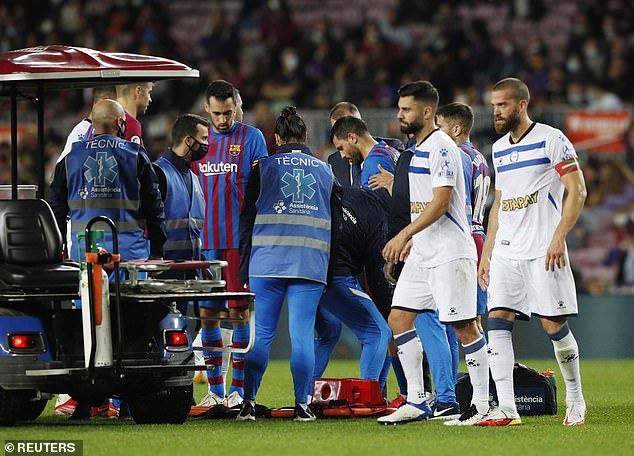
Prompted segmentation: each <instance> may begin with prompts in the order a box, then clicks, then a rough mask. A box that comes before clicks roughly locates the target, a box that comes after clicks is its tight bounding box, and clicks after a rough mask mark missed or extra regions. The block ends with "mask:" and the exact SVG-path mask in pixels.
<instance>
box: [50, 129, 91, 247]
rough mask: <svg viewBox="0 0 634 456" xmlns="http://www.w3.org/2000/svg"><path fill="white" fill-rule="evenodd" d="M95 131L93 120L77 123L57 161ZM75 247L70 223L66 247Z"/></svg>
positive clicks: (67, 230) (89, 137)
mask: <svg viewBox="0 0 634 456" xmlns="http://www.w3.org/2000/svg"><path fill="white" fill-rule="evenodd" d="M94 133H95V128H94V127H93V126H92V122H91V121H90V120H88V119H83V120H82V121H81V122H79V123H78V124H77V125H75V126H74V127H73V129H72V130H71V132H70V134H69V135H68V137H67V138H66V144H65V145H64V149H63V150H62V153H61V154H60V155H59V157H58V158H57V163H59V162H61V161H62V160H63V159H64V157H66V155H68V154H69V153H70V150H71V148H72V147H73V144H75V143H76V142H82V141H87V140H89V139H92V137H93V136H94ZM72 248H73V237H72V236H71V229H70V223H68V224H67V229H66V249H67V250H68V253H69V254H70V253H71V252H72Z"/></svg>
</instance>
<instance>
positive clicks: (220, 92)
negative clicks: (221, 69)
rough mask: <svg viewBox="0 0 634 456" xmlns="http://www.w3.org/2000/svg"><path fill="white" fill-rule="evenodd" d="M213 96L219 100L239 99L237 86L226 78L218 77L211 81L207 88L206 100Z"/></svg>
mask: <svg viewBox="0 0 634 456" xmlns="http://www.w3.org/2000/svg"><path fill="white" fill-rule="evenodd" d="M211 97H214V98H215V99H216V100H218V101H225V100H228V99H229V98H231V99H232V100H233V101H234V103H235V102H236V101H237V96H236V88H235V87H234V86H233V85H231V84H230V83H228V82H227V81H225V80H222V79H217V80H215V81H213V82H211V83H210V84H209V85H208V86H207V90H205V101H209V99H210V98H211Z"/></svg>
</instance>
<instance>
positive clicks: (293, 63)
mask: <svg viewBox="0 0 634 456" xmlns="http://www.w3.org/2000/svg"><path fill="white" fill-rule="evenodd" d="M283 64H284V68H286V69H287V70H288V71H291V72H292V71H295V70H296V69H297V67H298V66H299V58H298V57H297V55H296V54H286V55H285V56H284V59H283Z"/></svg>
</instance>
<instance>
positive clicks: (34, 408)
mask: <svg viewBox="0 0 634 456" xmlns="http://www.w3.org/2000/svg"><path fill="white" fill-rule="evenodd" d="M46 404H48V399H39V400H35V401H26V402H24V403H23V405H22V407H21V408H20V412H19V413H18V420H20V421H33V420H36V419H37V418H38V417H39V416H40V415H41V414H42V412H43V411H44V409H45V408H46Z"/></svg>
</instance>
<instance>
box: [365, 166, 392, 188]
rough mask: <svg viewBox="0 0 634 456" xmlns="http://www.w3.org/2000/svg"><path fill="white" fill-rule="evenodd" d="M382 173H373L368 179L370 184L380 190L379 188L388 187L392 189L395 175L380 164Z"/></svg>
mask: <svg viewBox="0 0 634 456" xmlns="http://www.w3.org/2000/svg"><path fill="white" fill-rule="evenodd" d="M379 171H380V173H377V174H373V175H372V176H370V178H369V179H368V184H369V185H370V188H371V189H372V190H378V189H379V188H387V189H391V188H392V184H393V183H394V175H393V174H392V173H391V172H389V171H386V170H385V169H383V167H382V166H381V165H379Z"/></svg>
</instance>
